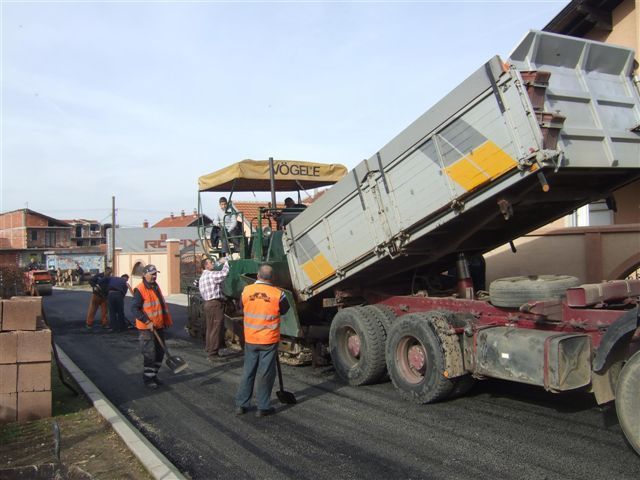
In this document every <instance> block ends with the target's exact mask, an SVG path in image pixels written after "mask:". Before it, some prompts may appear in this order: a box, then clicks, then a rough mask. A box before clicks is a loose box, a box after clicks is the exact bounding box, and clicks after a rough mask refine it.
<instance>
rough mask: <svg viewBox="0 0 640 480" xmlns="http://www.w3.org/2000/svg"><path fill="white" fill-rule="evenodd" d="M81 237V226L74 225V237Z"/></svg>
mask: <svg viewBox="0 0 640 480" xmlns="http://www.w3.org/2000/svg"><path fill="white" fill-rule="evenodd" d="M81 236H82V225H76V237H81Z"/></svg>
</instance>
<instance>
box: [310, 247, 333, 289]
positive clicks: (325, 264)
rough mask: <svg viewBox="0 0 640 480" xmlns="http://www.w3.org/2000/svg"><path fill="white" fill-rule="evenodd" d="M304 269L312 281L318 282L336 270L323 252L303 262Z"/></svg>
mask: <svg viewBox="0 0 640 480" xmlns="http://www.w3.org/2000/svg"><path fill="white" fill-rule="evenodd" d="M302 270H303V271H304V273H306V274H307V277H309V280H311V283H318V282H320V281H322V280H324V279H325V278H327V277H329V276H331V275H333V274H334V273H335V271H336V270H335V268H333V267H332V266H331V264H330V263H329V261H328V260H327V259H326V258H325V256H324V255H322V253H319V254H318V255H316V256H315V257H313V258H312V259H311V260H309V261H307V262H305V263H303V264H302Z"/></svg>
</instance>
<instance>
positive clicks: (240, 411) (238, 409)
mask: <svg viewBox="0 0 640 480" xmlns="http://www.w3.org/2000/svg"><path fill="white" fill-rule="evenodd" d="M234 413H235V414H236V416H240V415H244V414H245V413H247V409H246V408H245V407H236V409H235V411H234Z"/></svg>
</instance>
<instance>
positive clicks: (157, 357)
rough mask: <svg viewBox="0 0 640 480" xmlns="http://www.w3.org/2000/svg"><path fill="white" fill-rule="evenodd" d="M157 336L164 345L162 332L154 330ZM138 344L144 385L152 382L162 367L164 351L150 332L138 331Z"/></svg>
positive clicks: (161, 330)
mask: <svg viewBox="0 0 640 480" xmlns="http://www.w3.org/2000/svg"><path fill="white" fill-rule="evenodd" d="M156 332H157V333H158V336H159V337H160V338H161V339H162V342H163V343H164V341H165V340H164V330H163V329H162V328H159V329H156ZM138 342H139V343H140V351H141V352H142V363H143V367H144V370H143V372H142V380H143V381H144V383H149V382H151V381H153V379H154V378H156V376H157V375H158V370H160V367H161V366H162V359H163V358H164V349H163V348H162V346H161V345H160V342H158V339H157V338H156V336H155V335H154V334H153V332H152V331H150V330H138Z"/></svg>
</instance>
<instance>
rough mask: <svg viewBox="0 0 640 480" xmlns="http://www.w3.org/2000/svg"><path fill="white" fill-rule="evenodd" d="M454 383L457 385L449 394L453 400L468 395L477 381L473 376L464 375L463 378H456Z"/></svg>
mask: <svg viewBox="0 0 640 480" xmlns="http://www.w3.org/2000/svg"><path fill="white" fill-rule="evenodd" d="M453 381H454V383H455V385H454V386H453V390H451V393H450V394H449V398H450V399H451V400H453V399H454V398H458V397H462V396H463V395H466V394H467V393H468V392H469V390H471V389H472V388H473V387H474V385H475V384H476V379H475V378H473V377H472V376H471V375H463V376H462V377H457V378H454V379H453Z"/></svg>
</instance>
